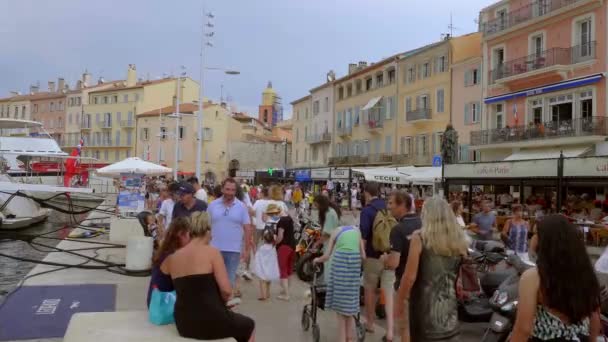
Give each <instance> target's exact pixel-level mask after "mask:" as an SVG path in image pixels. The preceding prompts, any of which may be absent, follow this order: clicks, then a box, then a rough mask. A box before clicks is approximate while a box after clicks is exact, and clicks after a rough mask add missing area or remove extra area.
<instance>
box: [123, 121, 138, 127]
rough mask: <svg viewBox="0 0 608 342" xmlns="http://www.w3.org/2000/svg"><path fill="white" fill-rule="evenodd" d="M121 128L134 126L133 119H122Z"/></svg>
mask: <svg viewBox="0 0 608 342" xmlns="http://www.w3.org/2000/svg"><path fill="white" fill-rule="evenodd" d="M120 127H122V128H135V120H123V121H121V122H120Z"/></svg>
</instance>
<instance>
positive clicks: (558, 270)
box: [536, 215, 600, 324]
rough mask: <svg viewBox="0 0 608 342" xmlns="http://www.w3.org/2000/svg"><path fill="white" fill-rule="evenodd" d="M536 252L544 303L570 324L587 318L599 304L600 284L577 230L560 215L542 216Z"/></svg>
mask: <svg viewBox="0 0 608 342" xmlns="http://www.w3.org/2000/svg"><path fill="white" fill-rule="evenodd" d="M537 255H538V259H537V262H536V264H537V267H538V274H539V276H540V292H541V294H542V300H543V304H545V305H546V306H547V307H549V308H552V309H555V310H557V311H559V312H560V313H562V314H564V315H566V316H567V317H568V320H569V321H570V323H571V324H575V323H578V322H580V321H581V320H582V319H584V318H586V317H589V315H591V313H592V312H593V311H595V310H596V309H597V308H598V307H599V305H600V286H599V284H598V281H597V277H596V276H595V273H594V271H593V266H592V265H591V260H590V259H589V256H588V255H587V250H586V248H585V244H584V243H583V241H582V239H581V237H580V236H579V233H578V230H577V229H576V228H575V227H574V226H573V225H572V224H570V222H568V220H567V219H566V218H565V217H564V216H562V215H548V216H545V217H544V218H543V220H542V221H541V222H540V223H539V224H538V250H537ZM575 278H576V281H573V279H575Z"/></svg>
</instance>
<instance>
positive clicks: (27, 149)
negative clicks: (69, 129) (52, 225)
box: [0, 118, 104, 229]
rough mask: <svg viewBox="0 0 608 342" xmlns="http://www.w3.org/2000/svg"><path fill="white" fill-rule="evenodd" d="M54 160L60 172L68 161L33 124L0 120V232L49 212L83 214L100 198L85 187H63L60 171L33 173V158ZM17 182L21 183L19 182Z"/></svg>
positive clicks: (48, 136)
mask: <svg viewBox="0 0 608 342" xmlns="http://www.w3.org/2000/svg"><path fill="white" fill-rule="evenodd" d="M39 158H44V159H47V160H56V165H58V166H59V169H62V168H63V167H62V165H63V162H64V161H65V160H67V159H70V158H79V157H70V156H69V155H68V154H67V153H65V152H63V151H62V150H61V148H60V147H59V145H58V144H57V142H56V141H55V140H54V139H53V138H52V137H51V136H50V135H49V134H48V133H47V132H46V131H45V130H44V128H43V127H42V124H41V123H39V122H35V121H29V120H19V119H10V118H0V220H1V224H0V229H16V228H23V227H27V226H29V225H32V224H34V223H37V222H40V221H43V220H44V219H46V217H47V216H48V214H49V210H48V209H42V208H51V209H57V210H60V211H69V212H72V213H76V214H84V213H86V212H88V211H91V210H93V209H95V208H96V207H98V206H99V205H100V204H101V203H102V202H103V200H104V199H103V197H101V196H96V195H94V194H92V190H91V189H90V188H86V187H64V186H63V184H62V183H63V177H61V172H55V174H54V175H51V176H48V175H39V174H34V171H33V170H32V169H31V167H30V166H31V163H32V161H33V160H35V159H39ZM17 180H21V182H18V181H17Z"/></svg>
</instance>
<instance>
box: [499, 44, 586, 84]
mask: <svg viewBox="0 0 608 342" xmlns="http://www.w3.org/2000/svg"><path fill="white" fill-rule="evenodd" d="M595 57H596V42H589V43H586V44H581V45H577V46H573V47H569V48H551V49H547V50H545V51H542V52H541V53H538V54H536V53H535V54H531V55H529V56H525V57H521V58H517V59H513V60H510V61H507V62H505V63H503V64H501V65H499V66H498V67H496V68H495V69H494V70H492V71H490V82H491V83H495V82H496V81H498V80H500V79H504V78H508V77H512V76H516V75H521V74H525V73H527V72H530V71H535V70H541V69H545V68H549V67H552V66H558V65H571V64H576V63H581V62H585V61H589V60H593V59H595Z"/></svg>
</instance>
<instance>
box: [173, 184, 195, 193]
mask: <svg viewBox="0 0 608 342" xmlns="http://www.w3.org/2000/svg"><path fill="white" fill-rule="evenodd" d="M195 192H196V190H194V187H193V186H192V184H190V183H187V182H181V183H179V188H178V189H177V194H178V195H182V194H193V193H195Z"/></svg>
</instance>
